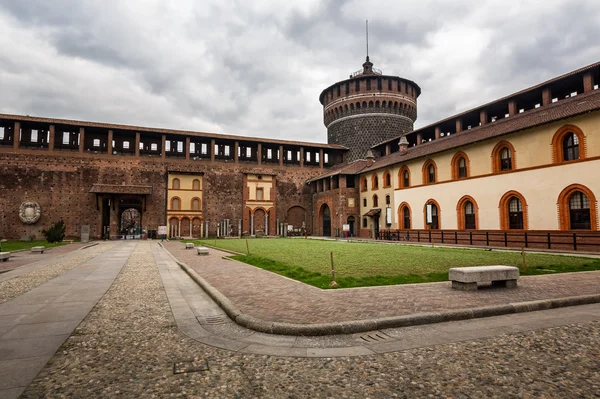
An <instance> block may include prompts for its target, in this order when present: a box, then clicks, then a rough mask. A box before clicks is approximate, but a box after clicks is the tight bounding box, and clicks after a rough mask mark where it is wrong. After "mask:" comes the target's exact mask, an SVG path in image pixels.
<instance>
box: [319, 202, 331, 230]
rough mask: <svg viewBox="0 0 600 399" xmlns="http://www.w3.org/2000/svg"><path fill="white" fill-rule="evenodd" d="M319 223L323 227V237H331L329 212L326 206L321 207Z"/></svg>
mask: <svg viewBox="0 0 600 399" xmlns="http://www.w3.org/2000/svg"><path fill="white" fill-rule="evenodd" d="M321 223H322V226H323V236H325V237H331V211H330V210H329V206H327V204H323V206H322V207H321Z"/></svg>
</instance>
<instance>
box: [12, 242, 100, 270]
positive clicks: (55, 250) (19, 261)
mask: <svg viewBox="0 0 600 399" xmlns="http://www.w3.org/2000/svg"><path fill="white" fill-rule="evenodd" d="M88 245H94V243H80V242H74V243H71V244H67V245H60V246H58V247H51V248H46V250H45V251H44V253H43V254H42V253H39V252H35V253H34V252H31V251H30V250H25V251H14V252H12V253H11V254H10V258H9V259H8V261H6V262H0V273H6V272H7V271H10V270H15V269H18V268H20V267H22V266H24V265H29V264H32V263H37V262H41V263H42V264H43V263H44V262H47V261H48V260H49V259H51V258H55V257H56V256H58V255H65V254H69V253H71V252H73V251H77V250H79V249H81V248H84V247H86V246H88ZM48 255H52V256H51V257H49V256H48ZM0 276H2V274H0Z"/></svg>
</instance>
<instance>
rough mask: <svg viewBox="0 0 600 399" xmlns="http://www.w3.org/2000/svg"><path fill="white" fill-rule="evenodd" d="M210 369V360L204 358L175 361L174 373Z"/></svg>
mask: <svg viewBox="0 0 600 399" xmlns="http://www.w3.org/2000/svg"><path fill="white" fill-rule="evenodd" d="M208 370H209V368H208V361H206V360H202V359H199V360H185V361H181V362H175V363H173V374H183V373H197V372H200V371H208Z"/></svg>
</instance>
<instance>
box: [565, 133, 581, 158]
mask: <svg viewBox="0 0 600 399" xmlns="http://www.w3.org/2000/svg"><path fill="white" fill-rule="evenodd" d="M563 156H564V158H565V161H574V160H576V159H579V138H578V137H577V136H576V135H575V134H574V133H567V135H566V136H565V138H564V139H563Z"/></svg>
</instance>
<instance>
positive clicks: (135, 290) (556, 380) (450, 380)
mask: <svg viewBox="0 0 600 399" xmlns="http://www.w3.org/2000/svg"><path fill="white" fill-rule="evenodd" d="M177 244H178V245H179V246H180V247H181V246H182V245H181V244H180V243H173V245H177ZM110 245H115V244H113V243H111V244H103V245H100V246H98V248H97V249H95V251H98V252H97V253H96V254H95V256H92V257H91V258H89V259H88V258H87V256H88V255H85V256H83V255H81V254H77V255H74V256H73V257H72V258H69V259H61V260H60V261H58V262H57V263H56V264H48V265H47V266H46V267H53V268H55V269H57V268H59V267H61V263H66V262H71V263H77V265H75V266H73V267H71V266H68V267H69V268H70V269H69V271H65V272H63V273H64V274H62V275H64V276H67V275H69V273H80V272H81V271H83V270H88V269H89V270H92V269H93V270H99V271H100V270H101V267H100V265H101V264H102V263H106V262H109V261H108V259H112V258H114V256H113V254H118V258H119V259H123V261H122V262H123V264H122V266H120V267H122V268H121V269H120V273H119V274H118V275H117V276H116V278H115V279H114V282H113V283H112V285H111V286H110V288H109V289H108V291H107V292H106V294H105V295H103V296H102V297H101V298H100V299H99V300H98V302H97V303H96V304H95V306H94V307H93V309H92V310H91V311H90V312H89V314H87V316H86V317H85V319H84V320H83V322H82V323H81V324H79V326H78V327H77V328H76V329H75V330H74V332H73V333H72V334H71V335H70V336H69V337H68V338H67V339H66V341H65V342H64V344H63V345H62V346H61V347H60V349H58V351H57V352H56V353H55V354H54V356H52V358H51V359H50V361H49V362H48V363H47V364H46V365H45V366H44V367H43V369H42V370H41V372H40V373H39V374H38V375H37V377H36V378H35V379H34V380H33V382H32V383H31V384H29V385H28V386H27V388H26V389H25V391H24V392H23V395H22V397H24V398H39V397H53V398H54V397H115V398H134V397H138V398H139V397H142V398H145V397H157V398H164V397H190V398H195V397H198V398H199V397H210V398H219V397H223V398H237V397H239V398H254V397H264V398H316V397H342V398H344V397H346V398H366V397H369V398H389V397H405V398H415V397H444V398H448V397H450V398H452V397H455V398H470V397H539V398H555V397H560V398H572V397H594V395H597V393H598V392H600V385H599V382H598V381H600V378H599V377H600V350H599V349H598V348H600V345H599V344H600V321H598V320H599V319H600V316H593V317H591V315H598V314H600V313H599V312H598V308H599V307H600V305H587V308H586V307H577V308H571V312H568V311H567V310H568V309H569V308H565V309H557V310H554V312H555V311H563V312H564V313H563V315H564V323H565V324H564V325H560V326H556V327H551V328H547V327H548V324H547V320H548V314H549V313H547V312H534V313H529V314H527V315H528V316H529V321H528V327H527V329H526V330H519V329H513V330H511V328H510V326H511V324H507V325H506V328H505V329H504V332H503V333H497V335H495V336H489V337H487V338H478V339H474V338H473V336H474V335H473V333H471V334H463V335H464V336H463V338H462V340H459V341H461V342H458V341H457V342H449V341H448V340H438V341H437V342H435V341H429V342H427V340H425V339H423V340H422V342H423V343H422V346H423V347H415V348H413V349H409V350H403V351H397V352H389V353H380V354H371V355H367V356H355V357H322V358H305V357H304V358H297V357H290V356H283V357H282V356H273V355H259V354H249V353H241V352H240V351H231V350H224V349H218V348H216V347H212V346H208V345H205V344H202V343H201V342H199V340H196V339H192V338H189V337H188V336H186V335H184V334H182V333H181V331H180V329H178V326H179V321H178V320H177V319H176V318H175V317H174V313H173V312H176V309H178V307H179V306H183V305H185V304H179V305H178V304H176V303H175V302H173V301H174V299H173V298H172V295H173V293H174V292H176V291H178V290H179V291H180V293H181V294H182V295H185V294H187V293H188V292H187V291H188V290H189V289H191V288H188V287H189V286H187V285H181V286H177V285H173V284H172V283H171V282H170V280H169V278H168V275H169V273H170V274H171V275H172V276H175V275H174V274H173V273H175V270H176V269H170V270H165V266H164V265H165V264H166V263H168V262H169V261H168V260H167V257H166V256H165V255H164V254H163V250H162V249H161V248H160V247H159V246H158V245H157V243H150V242H139V243H132V242H129V243H118V244H116V245H117V247H116V248H115V247H111V246H110ZM175 249H176V248H175V247H173V251H172V252H174V253H175V252H176V251H175ZM189 252H191V251H188V253H189ZM103 254H106V255H103ZM78 257H79V258H78ZM76 258H77V259H76ZM197 258H202V259H204V258H203V257H197ZM224 262H228V263H233V262H231V261H224ZM71 263H69V265H71ZM171 263H172V262H171ZM161 265H162V266H161ZM244 266H246V267H249V266H247V265H244ZM221 267H224V266H223V265H221ZM90 268H92V269H90ZM40 270H42V269H40ZM115 270H116V269H115ZM213 271H214V270H212V269H205V270H204V271H203V276H204V277H206V278H208V277H209V274H210V273H212V272H213ZM230 272H231V273H234V274H235V273H236V272H237V270H235V269H234V270H230ZM260 272H262V273H268V272H265V271H260ZM596 274H598V272H590V273H586V279H589V277H590V276H595V275H596ZM564 276H567V275H557V276H556V277H564ZM21 277H26V275H22V276H21ZM238 277H240V276H239V275H238ZM275 277H277V278H278V279H282V280H285V279H283V278H282V277H279V276H275ZM542 277H543V278H548V277H555V276H541V277H531V278H542ZM173 278H175V277H173ZM55 280H56V279H55ZM55 280H49V281H48V282H46V283H44V284H41V285H39V286H38V288H36V289H39V290H45V291H47V288H46V287H50V286H48V285H47V284H52V282H53V281H55ZM582 280H583V279H582ZM94 281H95V279H92V280H90V283H93V282H94ZM245 282H246V281H245V280H243V279H241V280H238V283H239V285H240V286H243V284H244V283H245ZM269 283H270V281H265V282H264V286H265V287H266V286H268V285H269ZM294 284H300V283H297V282H294ZM421 286H423V285H421ZM405 287H409V286H405ZM596 287H598V285H596ZM382 288H386V287H378V288H365V289H363V290H371V291H374V290H375V291H378V290H380V289H382ZM246 289H247V291H246V292H247V293H249V292H251V291H252V290H254V289H255V287H254V286H253V285H251V286H248V287H246ZM311 289H315V290H316V288H311ZM34 290H35V289H33V290H31V291H30V292H32V293H33V292H34ZM359 290H361V289H359ZM343 291H352V292H354V291H356V290H355V289H352V290H341V291H329V293H332V294H337V293H340V292H343ZM80 295H82V296H85V295H86V294H85V293H81V294H80ZM20 297H22V295H21V296H17V297H15V298H14V299H16V300H18V298H20ZM184 302H185V301H184ZM9 303H10V301H9V302H6V303H5V305H0V315H2V314H4V315H6V314H7V313H6V312H4V313H3V312H2V310H3V309H6V306H7V305H8V304H9ZM279 305H280V307H283V308H285V307H287V305H288V304H287V303H285V302H284V301H280V302H279ZM187 306H190V307H193V306H199V305H198V304H194V303H187ZM348 306H352V304H346V305H345V307H348ZM578 308H582V310H581V311H578V310H577V309H578ZM583 309H589V310H583ZM548 312H553V311H548ZM569 313H571V314H572V315H573V316H574V315H580V316H581V320H579V322H577V319H576V318H575V317H571V318H569V317H568V316H567V315H568V314H569ZM175 314H177V313H175ZM584 315H587V316H585V317H584ZM520 316H523V315H520ZM503 317H509V316H503ZM510 317H514V316H510ZM578 317H579V316H578ZM494 319H495V318H494ZM559 319H560V318H559ZM507 320H509V319H507ZM521 320H523V319H521ZM555 320H556V318H555ZM594 320H596V321H594ZM509 321H510V320H509ZM446 324H448V328H451V329H454V330H455V332H456V334H455V335H456V336H459V335H461V331H462V329H463V326H464V325H463V324H461V323H456V324H452V323H446ZM513 324H518V323H516V322H513ZM522 325H523V324H522ZM421 328H423V330H413V332H412V339H413V340H417V341H418V340H419V338H420V337H422V336H425V335H428V334H427V333H425V332H426V331H430V333H429V335H430V336H432V337H435V336H436V334H431V331H434V332H435V330H425V328H433V326H429V327H421ZM398 330H400V332H399V333H398V334H400V335H399V336H402V334H403V333H402V332H401V331H402V329H398ZM404 331H408V330H404ZM511 331H512V332H511ZM420 332H423V333H420ZM5 334H10V329H9V330H8V331H7V333H5ZM390 334H392V332H390ZM2 339H3V340H4V335H3V336H2ZM13 339H14V338H13ZM5 341H6V340H5ZM7 353H8V352H7V349H6V346H2V344H0V357H1V358H2V359H3V360H0V371H2V374H0V375H2V376H3V377H4V379H3V377H0V397H15V396H14V395H15V392H17V390H15V389H11V388H10V387H9V386H8V381H7V380H6V375H8V374H9V373H8V372H9V370H7V369H6V368H4V369H3V366H5V365H6V360H4V359H6V358H7V357H6V356H3V355H6V354H7ZM180 361H193V364H194V365H196V366H200V367H199V369H201V370H202V371H196V372H187V373H181V374H179V373H176V371H177V370H175V369H174V363H177V362H180ZM25 363H26V362H25ZM206 366H207V367H206ZM22 367H24V368H25V369H26V368H27V367H26V365H25V366H22ZM19 392H20V391H19ZM10 395H13V396H10Z"/></svg>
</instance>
